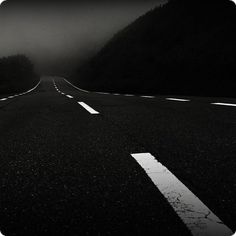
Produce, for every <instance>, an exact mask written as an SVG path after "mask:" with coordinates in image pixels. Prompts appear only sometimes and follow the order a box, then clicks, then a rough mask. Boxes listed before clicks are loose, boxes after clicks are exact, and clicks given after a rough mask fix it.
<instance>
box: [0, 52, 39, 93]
mask: <svg viewBox="0 0 236 236" xmlns="http://www.w3.org/2000/svg"><path fill="white" fill-rule="evenodd" d="M38 80H39V78H38V76H37V75H36V73H35V72H34V66H33V64H32V63H31V61H30V60H29V59H28V58H27V57H26V56H23V55H17V56H9V57H4V58H0V94H8V93H17V92H22V91H25V90H28V89H30V88H32V87H33V86H34V85H35V84H36V83H37V81H38Z"/></svg>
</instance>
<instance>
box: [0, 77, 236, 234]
mask: <svg viewBox="0 0 236 236" xmlns="http://www.w3.org/2000/svg"><path fill="white" fill-rule="evenodd" d="M213 103H214V104H213ZM215 103H217V104H215ZM230 104H231V105H230ZM234 104H236V100H234V99H225V98H220V99H219V98H196V97H187V98H186V97H184V98H183V97H181V98H179V97H178V98H176V97H173V96H167V97H164V96H159V97H152V96H133V95H132V94H128V95H120V94H104V93H101V92H100V93H91V92H86V91H82V90H78V89H76V88H75V87H73V86H72V85H71V84H69V83H67V82H66V81H65V80H64V79H63V78H60V77H43V78H42V80H41V83H40V84H39V85H38V86H37V87H36V88H35V89H34V90H32V91H30V92H29V93H26V94H22V95H21V96H16V97H12V96H10V98H8V99H5V98H4V97H0V132H1V136H0V147H1V148H0V160H1V161H0V163H1V164H0V231H1V232H2V234H3V235H7V236H8V235H9V236H11V235H116V234H125V235H143V234H145V235H152V234H154V233H155V234H157V235H181V236H184V235H194V233H193V231H191V227H190V226H189V225H187V224H186V222H185V221H184V220H183V217H182V218H181V214H182V215H186V214H187V213H189V212H191V211H190V210H189V208H187V209H183V210H182V211H181V212H180V214H179V212H177V208H178V205H177V206H176V204H175V203H176V201H177V200H178V201H179V199H180V197H178V198H175V200H174V201H175V202H174V203H173V201H172V203H171V199H170V198H171V196H172V194H173V191H172V192H171V191H169V193H168V194H170V195H171V196H170V195H168V196H169V197H168V196H167V195H165V193H164V189H165V187H166V185H168V180H167V181H165V180H164V181H163V186H164V188H163V191H161V187H160V186H158V184H159V183H161V182H160V181H161V180H160V179H158V177H157V179H156V180H157V182H156V183H155V181H154V180H153V179H151V177H150V176H151V175H150V173H148V170H147V169H148V168H149V167H148V168H147V169H145V164H144V166H142V163H138V161H137V159H135V157H137V154H138V155H140V154H144V159H145V158H152V157H154V158H153V160H152V161H153V162H155V161H156V163H157V161H158V163H161V168H162V167H163V168H167V169H168V171H169V172H170V173H171V174H172V175H173V176H175V177H176V178H177V179H178V181H179V182H178V183H177V184H174V185H172V186H168V187H169V188H179V187H178V186H179V183H181V184H183V185H184V186H186V188H187V189H188V190H189V193H191V194H193V196H195V197H197V198H198V199H199V200H200V201H201V203H204V206H207V209H210V210H211V211H212V212H213V213H214V214H215V215H216V216H217V217H218V218H219V219H220V220H221V221H222V222H221V223H220V224H219V225H220V226H221V225H224V226H225V227H228V229H230V230H231V231H234V232H235V230H236V201H235V195H236V194H235V193H236V172H235V169H236V162H235V156H236V137H235V135H236V119H235V117H236V107H234V106H233V105H234ZM135 154H136V156H135ZM145 160H147V159H145ZM153 162H152V163H153ZM155 165H156V166H158V164H155V163H154V164H152V166H155ZM159 167H160V165H159ZM169 172H168V173H169ZM163 173H164V174H165V173H166V171H163V172H162V174H163ZM151 174H152V173H151ZM164 178H166V176H165V177H164ZM167 178H169V177H167ZM176 181H177V180H176ZM176 186H177V187H176ZM175 191H178V189H177V190H176V189H175ZM183 201H185V200H184V199H183ZM171 204H172V205H171ZM181 204H182V203H181ZM187 207H188V206H187ZM177 213H178V214H177ZM194 217H195V215H193V217H188V219H190V218H193V220H194V222H193V224H194V225H195V224H196V226H194V227H195V228H197V230H198V229H199V228H200V227H199V224H201V222H200V223H199V222H198V221H199V220H201V219H200V217H196V218H194ZM202 218H203V220H205V219H207V215H204V216H203V217H202ZM195 221H196V222H195ZM199 230H200V229H199ZM199 232H200V231H199ZM195 235H197V234H195ZM202 235H203V234H202ZM222 235H223V234H222Z"/></svg>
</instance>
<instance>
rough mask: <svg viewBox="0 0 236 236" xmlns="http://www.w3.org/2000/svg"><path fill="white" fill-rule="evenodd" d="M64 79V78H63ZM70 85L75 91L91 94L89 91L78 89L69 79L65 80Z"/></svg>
mask: <svg viewBox="0 0 236 236" xmlns="http://www.w3.org/2000/svg"><path fill="white" fill-rule="evenodd" d="M63 79H64V78H63ZM64 80H65V81H66V82H67V83H68V84H70V85H71V86H72V87H74V88H75V89H78V90H80V91H82V92H85V93H89V91H87V90H84V89H80V88H78V87H76V86H75V85H73V84H72V83H71V82H69V81H68V80H67V79H64Z"/></svg>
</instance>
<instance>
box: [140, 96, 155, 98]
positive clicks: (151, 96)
mask: <svg viewBox="0 0 236 236" xmlns="http://www.w3.org/2000/svg"><path fill="white" fill-rule="evenodd" d="M140 97H141V98H155V96H140Z"/></svg>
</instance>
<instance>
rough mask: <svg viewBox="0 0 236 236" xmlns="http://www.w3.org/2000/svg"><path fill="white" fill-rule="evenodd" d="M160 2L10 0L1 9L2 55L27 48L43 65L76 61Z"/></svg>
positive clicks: (38, 64)
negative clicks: (33, 0) (34, 0)
mask: <svg viewBox="0 0 236 236" xmlns="http://www.w3.org/2000/svg"><path fill="white" fill-rule="evenodd" d="M160 2H163V1H161V0H159V1H158V0H156V1H141V0H139V1H135V0H133V1H132V0H130V1H126V2H125V1H115V0H114V1H110V2H108V1H100V2H99V3H98V1H97V2H95V1H92V0H90V1H87V2H86V1H72V0H69V1H68V0H67V1H66V0H65V1H64V2H62V1H60V2H59V1H53V0H51V1H47V2H46V1H40V2H39V1H37V2H32V1H27V0H24V1H19V0H18V1H14V0H12V1H11V0H7V2H6V3H5V4H4V3H3V6H2V7H1V10H0V35H1V37H0V57H2V56H8V55H12V54H16V53H24V54H26V55H28V56H30V57H31V58H32V59H33V60H34V61H35V62H36V63H37V66H41V67H42V66H43V67H44V66H45V65H48V66H49V67H51V66H52V67H53V66H54V67H55V68H57V67H58V65H59V67H61V66H62V65H64V67H65V68H67V67H70V66H72V67H73V65H75V64H78V63H79V61H82V60H83V59H84V58H87V57H88V56H89V55H91V54H93V53H94V52H96V51H97V50H98V49H99V48H101V46H102V45H103V44H104V43H105V42H106V41H107V40H108V39H109V38H110V37H112V35H113V34H114V33H116V32H117V31H118V30H120V29H122V28H123V27H124V26H126V25H127V24H129V23H131V22H132V21H133V20H135V19H136V18H137V17H138V16H140V15H142V14H144V13H145V12H146V11H148V10H150V9H151V8H153V7H154V6H157V5H159V4H160Z"/></svg>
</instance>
